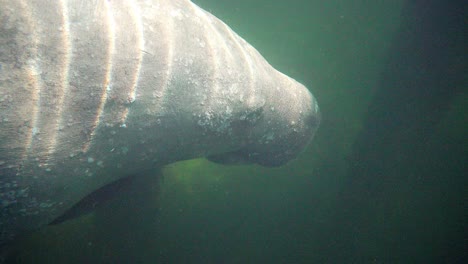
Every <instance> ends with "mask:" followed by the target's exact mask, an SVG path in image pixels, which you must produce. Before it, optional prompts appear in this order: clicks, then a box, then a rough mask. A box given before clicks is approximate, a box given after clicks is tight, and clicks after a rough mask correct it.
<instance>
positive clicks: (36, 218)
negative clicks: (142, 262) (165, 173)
mask: <svg viewBox="0 0 468 264" xmlns="http://www.w3.org/2000/svg"><path fill="white" fill-rule="evenodd" d="M0 6H1V8H0V243H4V242H6V241H8V240H9V239H11V238H13V237H14V236H15V235H16V234H18V233H20V232H22V231H24V230H31V229H35V228H37V227H40V226H42V225H46V224H48V223H50V222H52V221H53V220H54V219H56V218H57V217H58V216H60V215H61V214H63V213H64V212H65V211H66V210H67V209H68V208H70V207H72V206H73V205H74V204H76V203H77V202H78V201H79V200H80V199H82V198H83V197H84V196H86V195H88V194H89V193H92V192H93V191H94V190H96V189H98V188H100V187H102V186H104V185H107V184H109V183H111V182H114V181H116V180H118V179H121V178H123V177H125V176H126V175H132V174H135V173H138V172H141V171H145V170H151V169H152V168H158V167H160V166H162V165H164V164H168V163H171V162H175V161H179V160H184V159H191V158H196V157H207V156H209V157H211V158H212V160H214V161H220V162H223V161H230V160H243V161H244V162H248V163H257V164H260V165H264V166H279V165H282V164H284V163H286V162H288V161H289V160H291V159H293V158H295V157H296V156H297V155H298V154H299V153H300V152H301V151H302V150H303V149H304V147H305V146H306V145H307V144H308V142H309V141H310V140H311V138H312V137H313V135H314V133H315V131H316V129H317V127H318V125H319V122H320V115H319V109H318V106H317V103H316V101H315V99H314V97H313V96H312V95H311V93H310V92H309V91H308V90H307V89H306V88H305V87H304V86H303V85H301V84H299V83H298V82H296V81H295V80H293V79H291V78H289V77H287V76H285V75H283V74H282V73H280V72H278V71H276V70H275V69H273V68H272V67H271V66H270V65H269V64H268V63H267V62H266V61H265V59H264V58H263V57H262V56H261V55H260V54H259V53H258V52H257V51H256V50H255V49H254V48H253V47H252V46H250V45H249V44H248V43H246V42H245V41H244V40H243V39H242V38H241V37H239V36H238V35H237V34H236V33H234V32H233V31H232V30H231V29H230V28H229V27H228V26H227V25H226V24H224V23H223V22H222V21H220V20H219V19H217V18H216V17H214V16H213V15H211V14H209V13H208V12H206V11H204V10H202V9H201V8H199V7H198V6H196V5H195V4H193V3H191V2H190V1H188V0H150V1H143V0H140V1H132V0H120V1H105V0H94V1H88V0H62V1H47V0H43V1H39V0H36V1H33V0H0ZM218 154H219V156H217V155H218Z"/></svg>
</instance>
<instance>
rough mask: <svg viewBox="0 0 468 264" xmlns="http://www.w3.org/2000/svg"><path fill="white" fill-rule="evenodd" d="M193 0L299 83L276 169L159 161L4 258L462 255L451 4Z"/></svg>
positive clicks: (462, 131) (426, 258) (462, 105)
mask: <svg viewBox="0 0 468 264" xmlns="http://www.w3.org/2000/svg"><path fill="white" fill-rule="evenodd" d="M195 2H196V3H197V4H199V5H200V6H201V7H203V8H204V9H206V10H208V11H210V12H211V13H213V14H215V15H216V16H218V17H219V18H221V19H222V20H223V21H224V22H226V23H227V24H228V25H229V26H230V27H232V28H233V29H234V31H236V32H237V33H238V34H239V35H241V36H242V37H244V38H245V39H246V40H247V41H248V42H249V43H251V44H252V45H253V46H254V47H256V48H257V49H258V50H259V51H260V53H261V54H262V55H263V56H264V57H265V58H266V59H267V60H268V61H269V62H270V63H271V64H272V65H273V66H274V67H275V68H277V69H278V70H280V71H282V72H283V73H285V74H287V75H289V76H291V77H293V78H295V79H296V80H298V81H300V82H302V83H303V84H305V85H306V86H307V87H308V88H309V89H310V90H311V92H312V93H313V94H314V96H315V97H316V98H317V100H318V102H319V105H320V107H321V111H322V114H323V121H322V124H321V127H320V129H319V131H318V134H317V136H316V138H315V139H314V141H313V142H312V144H311V146H310V147H309V148H308V149H307V150H306V152H305V153H303V154H302V155H301V156H300V157H299V158H298V159H297V160H295V161H293V162H292V163H290V164H288V165H287V166H284V167H281V168H277V169H267V168H262V167H257V166H221V165H216V164H213V163H210V162H208V161H206V160H202V159H200V160H193V161H186V162H180V163H177V164H173V165H170V166H168V167H166V168H165V169H164V170H163V172H162V174H163V176H162V177H163V180H162V183H161V186H160V188H159V190H160V191H159V192H158V194H155V193H152V192H147V193H144V194H143V195H142V196H141V197H138V198H133V199H130V200H131V201H130V202H128V199H126V198H128V197H121V199H120V200H119V201H118V202H117V201H116V202H115V204H114V205H112V206H113V207H112V208H111V209H109V208H108V209H104V210H103V211H101V212H96V213H95V214H93V215H88V216H85V217H83V218H80V219H76V220H73V221H70V222H67V223H64V224H62V225H60V226H57V227H49V228H45V229H44V230H41V231H40V232H36V233H35V234H33V235H31V236H30V237H27V238H24V239H22V240H21V241H20V242H19V245H18V246H17V247H18V248H19V251H20V252H19V255H18V258H17V262H19V263H462V262H463V260H465V261H466V255H464V254H465V252H464V251H465V249H466V233H467V232H466V223H467V220H468V219H467V214H466V195H465V193H466V189H467V188H466V187H467V180H466V176H465V174H466V170H465V163H466V160H467V151H466V146H467V140H466V132H467V131H468V129H467V124H466V120H468V114H467V113H468V109H467V105H468V104H467V103H468V95H467V93H466V87H467V84H468V83H467V78H466V73H465V71H466V54H465V53H466V52H465V50H466V49H465V48H464V46H463V43H466V37H465V36H463V34H461V32H462V29H463V26H462V25H461V24H460V21H463V19H462V17H463V16H462V13H463V11H459V10H460V9H461V8H462V7H463V6H465V7H466V4H461V3H456V2H455V1H452V2H451V3H449V4H441V3H442V2H443V1H425V2H424V3H423V1H403V0H395V1H389V0H388V1H383V0H381V1H363V0H356V1H345V0H330V1H315V0H307V1H306V0H291V1H276V0H269V1H267V0H255V1H252V0H249V1H248V0H237V1H228V0H217V1H215V0H198V1H195ZM420 2H421V3H420ZM439 2H440V3H439ZM457 10H458V11H457ZM155 174H156V173H155ZM146 177H148V178H149V179H154V180H148V181H150V182H149V183H148V184H147V185H148V188H149V189H151V186H156V185H158V183H157V180H156V179H157V177H156V176H154V177H152V175H147V176H146ZM153 189H155V190H156V189H158V188H156V187H154V188H153ZM126 201H127V202H126ZM141 201H146V203H145V204H143V203H142V202H141ZM122 204H123V205H122ZM127 207H131V209H128V210H127V209H125V208H127ZM116 216H118V217H116Z"/></svg>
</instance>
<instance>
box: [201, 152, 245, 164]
mask: <svg viewBox="0 0 468 264" xmlns="http://www.w3.org/2000/svg"><path fill="white" fill-rule="evenodd" d="M206 159H207V160H209V161H211V162H214V163H218V164H222V165H249V164H252V163H254V162H252V161H251V160H250V159H249V158H248V157H246V155H245V153H244V152H243V151H242V150H237V151H231V152H225V153H221V154H215V155H211V156H208V157H206Z"/></svg>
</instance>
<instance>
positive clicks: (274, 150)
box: [208, 74, 321, 167]
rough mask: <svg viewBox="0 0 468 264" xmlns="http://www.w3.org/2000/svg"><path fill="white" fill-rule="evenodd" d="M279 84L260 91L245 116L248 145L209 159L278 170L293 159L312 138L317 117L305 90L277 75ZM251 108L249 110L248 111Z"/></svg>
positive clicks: (314, 100)
mask: <svg viewBox="0 0 468 264" xmlns="http://www.w3.org/2000/svg"><path fill="white" fill-rule="evenodd" d="M281 76H282V78H280V80H281V81H280V83H275V84H271V86H268V87H262V88H263V93H261V95H262V96H261V97H260V98H261V99H258V98H259V97H257V99H256V100H255V101H256V102H257V103H256V104H255V105H256V106H255V107H253V108H254V109H255V110H252V111H251V112H250V113H249V117H248V118H247V119H249V120H250V123H249V130H248V131H249V132H248V134H249V135H248V137H247V138H248V141H247V142H246V144H245V145H243V147H242V148H240V149H238V150H235V151H231V152H227V153H222V154H217V155H212V156H209V157H208V159H209V160H211V161H213V162H217V163H221V164H251V163H255V164H259V165H262V166H266V167H278V166H281V165H284V164H286V163H288V162H289V161H291V160H293V159H294V158H296V157H297V156H298V155H299V154H300V153H301V152H303V151H304V149H305V148H306V147H307V145H308V144H309V143H310V141H311V140H312V138H313V137H314V135H315V133H316V131H317V129H318V127H319V124H320V120H321V113H320V110H319V107H318V104H317V101H316V99H315V98H314V96H313V95H312V94H311V93H310V92H309V90H307V88H306V87H305V86H304V85H302V84H300V83H299V82H297V81H295V80H294V79H292V78H289V77H287V76H285V75H283V74H281ZM251 108H252V107H251Z"/></svg>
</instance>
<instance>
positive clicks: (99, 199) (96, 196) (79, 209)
mask: <svg viewBox="0 0 468 264" xmlns="http://www.w3.org/2000/svg"><path fill="white" fill-rule="evenodd" d="M135 177H137V176H135V175H131V176H128V177H125V178H122V179H119V180H117V181H115V182H112V183H110V184H107V185H105V186H103V187H101V188H99V189H97V190H96V191H94V192H92V193H90V194H89V195H87V196H86V197H84V198H83V199H82V200H81V201H79V202H78V203H76V204H75V205H73V206H72V207H71V208H70V209H68V210H67V211H65V213H63V214H62V215H61V216H59V217H57V218H56V219H55V220H54V221H52V222H51V223H49V225H57V224H61V223H63V222H65V221H68V220H71V219H74V218H77V217H80V216H83V215H86V214H89V213H91V212H93V211H94V210H96V209H99V208H101V207H103V206H105V205H106V204H108V203H109V202H111V201H112V200H113V199H115V198H116V196H118V195H123V196H128V195H127V194H128V193H130V192H131V186H132V184H133V182H134V180H135Z"/></svg>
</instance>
